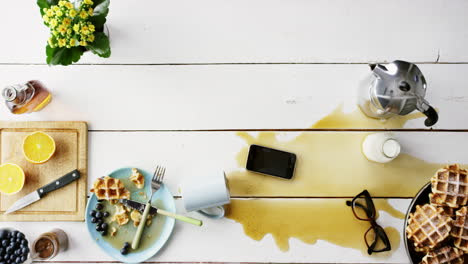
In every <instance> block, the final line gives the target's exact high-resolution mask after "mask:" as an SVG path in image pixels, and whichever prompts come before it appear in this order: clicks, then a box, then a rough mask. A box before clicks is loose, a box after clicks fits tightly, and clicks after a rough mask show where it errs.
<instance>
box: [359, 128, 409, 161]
mask: <svg viewBox="0 0 468 264" xmlns="http://www.w3.org/2000/svg"><path fill="white" fill-rule="evenodd" d="M400 149H401V147H400V143H398V141H397V140H396V139H395V138H394V137H393V135H392V134H391V133H387V132H381V133H374V134H370V135H368V136H367V137H366V138H365V139H364V142H362V153H363V154H364V156H365V157H366V158H367V159H368V160H370V161H373V162H378V163H387V162H390V161H392V160H393V159H395V158H396V157H397V156H398V155H399V154H400Z"/></svg>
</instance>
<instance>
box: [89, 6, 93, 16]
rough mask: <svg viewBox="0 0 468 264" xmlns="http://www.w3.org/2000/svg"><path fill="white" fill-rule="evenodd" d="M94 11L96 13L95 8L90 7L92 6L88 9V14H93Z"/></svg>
mask: <svg viewBox="0 0 468 264" xmlns="http://www.w3.org/2000/svg"><path fill="white" fill-rule="evenodd" d="M93 13H94V9H93V8H91V7H90V8H89V9H88V15H90V16H92V15H93Z"/></svg>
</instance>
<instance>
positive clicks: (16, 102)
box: [2, 80, 52, 114]
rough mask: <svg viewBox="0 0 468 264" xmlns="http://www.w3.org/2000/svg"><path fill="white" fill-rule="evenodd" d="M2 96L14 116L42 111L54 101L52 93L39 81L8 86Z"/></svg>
mask: <svg viewBox="0 0 468 264" xmlns="http://www.w3.org/2000/svg"><path fill="white" fill-rule="evenodd" d="M2 96H3V99H5V102H6V106H7V107H8V109H9V110H10V112H12V113H13V114H24V113H31V112H37V111H40V110H41V109H42V108H44V107H45V106H46V105H47V104H48V103H49V102H50V100H51V99H52V95H51V94H50V92H49V91H48V90H47V89H46V88H45V86H44V85H43V84H42V83H41V82H39V81H37V80H32V81H28V82H27V83H24V84H16V85H10V86H7V87H5V88H4V89H3V91H2Z"/></svg>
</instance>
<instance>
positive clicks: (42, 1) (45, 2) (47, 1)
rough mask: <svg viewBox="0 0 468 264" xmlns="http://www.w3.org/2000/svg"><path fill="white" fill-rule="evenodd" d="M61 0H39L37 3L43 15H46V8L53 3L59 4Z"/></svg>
mask: <svg viewBox="0 0 468 264" xmlns="http://www.w3.org/2000/svg"><path fill="white" fill-rule="evenodd" d="M58 2H59V0H37V5H38V6H39V10H40V11H41V16H43V15H44V11H43V10H42V9H44V8H50V7H51V6H53V5H57V4H58Z"/></svg>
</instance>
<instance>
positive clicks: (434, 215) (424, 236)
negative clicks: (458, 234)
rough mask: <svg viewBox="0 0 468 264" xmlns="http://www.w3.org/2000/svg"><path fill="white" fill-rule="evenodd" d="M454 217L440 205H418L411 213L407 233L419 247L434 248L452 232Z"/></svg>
mask: <svg viewBox="0 0 468 264" xmlns="http://www.w3.org/2000/svg"><path fill="white" fill-rule="evenodd" d="M451 228H452V219H451V218H450V217H449V216H447V215H446V214H445V213H444V210H443V209H442V208H440V207H435V206H433V205H430V204H425V205H423V206H420V205H416V211H414V212H413V213H410V217H409V220H408V226H407V227H406V233H407V237H408V239H410V240H412V241H413V242H414V246H415V247H417V248H429V249H434V248H435V247H436V246H437V245H438V244H439V243H441V242H442V241H444V240H445V239H446V238H447V237H448V236H449V234H450V230H451Z"/></svg>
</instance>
